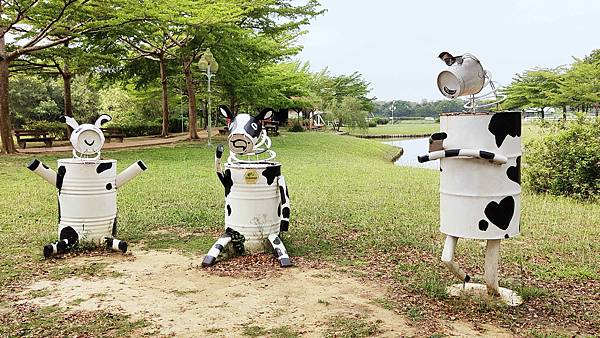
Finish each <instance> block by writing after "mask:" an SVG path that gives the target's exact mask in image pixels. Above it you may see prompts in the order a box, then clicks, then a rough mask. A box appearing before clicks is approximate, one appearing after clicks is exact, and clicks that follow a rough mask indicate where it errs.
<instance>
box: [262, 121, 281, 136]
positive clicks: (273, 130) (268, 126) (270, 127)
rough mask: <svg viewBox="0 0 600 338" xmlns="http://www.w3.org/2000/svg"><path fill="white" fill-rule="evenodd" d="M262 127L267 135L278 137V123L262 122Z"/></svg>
mask: <svg viewBox="0 0 600 338" xmlns="http://www.w3.org/2000/svg"><path fill="white" fill-rule="evenodd" d="M263 126H264V127H265V130H266V131H267V135H276V136H277V135H279V122H277V121H263Z"/></svg>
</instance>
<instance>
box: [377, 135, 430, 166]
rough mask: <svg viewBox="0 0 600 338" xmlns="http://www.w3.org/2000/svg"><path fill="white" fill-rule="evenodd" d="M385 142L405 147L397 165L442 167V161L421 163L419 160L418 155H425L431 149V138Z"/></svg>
mask: <svg viewBox="0 0 600 338" xmlns="http://www.w3.org/2000/svg"><path fill="white" fill-rule="evenodd" d="M383 143H385V144H389V145H392V146H394V147H401V148H402V149H404V154H402V156H401V157H400V158H399V159H398V160H397V161H396V165H400V166H405V167H415V168H426V169H433V170H439V169H440V161H430V162H425V163H419V161H417V156H419V155H424V154H426V153H427V151H428V150H429V138H417V139H408V140H395V141H387V142H383Z"/></svg>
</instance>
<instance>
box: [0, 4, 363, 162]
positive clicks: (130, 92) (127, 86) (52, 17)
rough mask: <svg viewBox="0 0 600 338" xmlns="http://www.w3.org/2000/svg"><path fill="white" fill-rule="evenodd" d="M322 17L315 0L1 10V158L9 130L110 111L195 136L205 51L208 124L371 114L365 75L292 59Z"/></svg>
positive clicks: (201, 120) (131, 124) (142, 129)
mask: <svg viewBox="0 0 600 338" xmlns="http://www.w3.org/2000/svg"><path fill="white" fill-rule="evenodd" d="M323 12H324V9H322V8H321V7H320V4H319V2H318V1H316V0H306V1H292V0H252V1H250V0H170V1H162V0H144V1H139V0H45V1H39V0H15V1H6V2H5V1H2V2H1V5H0V14H2V15H0V136H1V138H0V139H1V141H2V151H3V152H4V153H12V152H14V151H15V146H14V140H13V138H12V133H11V131H12V129H13V128H15V127H16V128H21V127H26V128H34V127H36V126H37V127H41V126H42V124H46V127H48V128H50V127H51V126H50V124H51V123H52V122H53V121H55V120H56V117H57V115H60V114H65V115H69V116H74V117H75V118H77V119H78V120H83V121H85V120H88V119H89V118H92V117H94V116H97V115H98V114H101V113H108V114H111V115H113V117H114V118H115V119H114V122H111V123H114V124H120V125H122V126H126V127H127V128H126V129H127V130H126V133H130V134H146V133H156V132H159V133H160V134H161V135H163V136H167V135H168V134H169V132H172V131H175V130H179V129H180V128H181V127H180V125H181V123H180V122H181V110H185V111H186V113H185V114H184V115H185V119H186V120H188V121H189V122H191V123H188V124H187V125H186V128H187V129H188V131H189V134H190V138H197V137H198V134H197V128H198V127H205V126H206V121H207V117H208V115H207V99H208V94H207V81H206V77H205V76H204V75H203V74H202V73H201V72H200V69H199V68H198V65H197V63H198V60H199V59H200V58H201V56H202V55H203V54H204V53H206V51H207V49H209V48H210V50H211V51H212V53H213V55H214V58H215V60H216V61H217V62H218V64H219V69H218V73H217V74H216V76H215V77H214V78H213V82H212V95H211V97H212V99H213V102H214V103H215V104H214V105H213V111H212V112H211V113H212V114H214V115H213V116H214V119H213V120H216V119H217V116H218V114H216V111H215V109H214V107H215V106H216V105H217V104H222V103H223V104H228V105H229V106H230V107H231V109H232V110H233V111H234V112H239V111H243V112H254V111H255V110H256V109H258V108H261V107H265V106H271V107H273V108H275V109H288V108H291V109H295V110H298V111H307V112H308V111H313V110H325V109H327V110H331V111H334V110H336V109H337V107H339V106H340V105H342V103H344V104H346V106H347V103H348V102H350V101H352V103H353V104H352V107H356V108H357V109H358V108H359V109H361V110H362V111H370V110H371V109H372V98H370V97H368V96H367V94H368V92H369V89H368V85H369V84H368V83H367V82H365V81H364V79H362V76H361V75H360V74H358V73H353V74H349V75H333V74H331V73H330V72H329V71H328V70H327V69H324V70H322V71H319V72H311V71H310V70H309V67H308V64H305V63H301V62H297V61H293V57H294V56H295V55H297V54H298V52H299V51H300V50H301V46H299V45H298V44H297V40H298V37H299V36H300V35H301V34H303V29H305V27H307V25H309V23H310V20H311V19H312V18H314V17H316V16H318V15H320V14H322V13H323ZM195 121H197V122H195ZM159 125H160V126H159ZM178 126H179V129H178ZM157 128H159V129H160V130H159V131H157V130H156V129H157ZM57 133H59V131H57Z"/></svg>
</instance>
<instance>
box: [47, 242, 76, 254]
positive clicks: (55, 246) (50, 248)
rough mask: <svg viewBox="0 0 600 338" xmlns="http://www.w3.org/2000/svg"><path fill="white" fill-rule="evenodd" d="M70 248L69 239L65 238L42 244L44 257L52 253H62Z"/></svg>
mask: <svg viewBox="0 0 600 338" xmlns="http://www.w3.org/2000/svg"><path fill="white" fill-rule="evenodd" d="M70 249H71V246H69V241H68V240H66V239H63V240H60V241H58V242H55V243H50V244H46V245H45V246H44V258H50V257H51V256H53V255H62V254H64V253H67V252H68V251H69V250H70Z"/></svg>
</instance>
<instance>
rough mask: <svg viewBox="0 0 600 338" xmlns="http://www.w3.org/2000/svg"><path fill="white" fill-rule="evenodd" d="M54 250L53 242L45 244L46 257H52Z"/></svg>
mask: <svg viewBox="0 0 600 338" xmlns="http://www.w3.org/2000/svg"><path fill="white" fill-rule="evenodd" d="M53 252H54V250H53V249H52V244H47V245H46V246H44V258H50V257H51V256H52V253H53Z"/></svg>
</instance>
